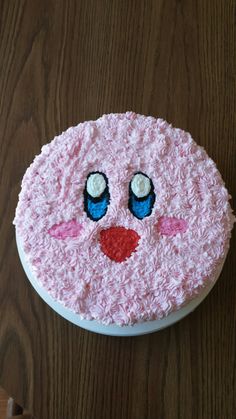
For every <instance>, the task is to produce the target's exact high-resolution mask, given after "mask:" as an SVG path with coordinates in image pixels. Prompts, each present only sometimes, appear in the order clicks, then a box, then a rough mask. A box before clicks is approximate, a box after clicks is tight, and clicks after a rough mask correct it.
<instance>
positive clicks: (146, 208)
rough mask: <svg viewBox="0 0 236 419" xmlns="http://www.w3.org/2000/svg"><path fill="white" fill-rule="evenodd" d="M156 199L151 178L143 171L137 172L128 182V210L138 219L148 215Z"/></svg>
mask: <svg viewBox="0 0 236 419" xmlns="http://www.w3.org/2000/svg"><path fill="white" fill-rule="evenodd" d="M155 199H156V195H155V193H154V186H153V183H152V180H151V179H150V178H149V177H148V176H147V175H145V174H144V173H141V172H138V173H135V175H134V176H133V178H132V180H131V182H130V184H129V203H128V207H129V210H130V212H131V213H132V214H133V215H134V216H135V217H136V218H138V219H139V220H142V219H143V218H145V217H148V216H149V215H150V214H151V212H152V208H153V205H154V202H155Z"/></svg>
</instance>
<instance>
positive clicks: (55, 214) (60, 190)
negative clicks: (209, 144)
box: [14, 112, 234, 326]
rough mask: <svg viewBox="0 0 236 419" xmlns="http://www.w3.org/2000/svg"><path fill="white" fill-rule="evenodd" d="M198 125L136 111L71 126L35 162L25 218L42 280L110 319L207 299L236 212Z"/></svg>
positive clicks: (29, 249)
mask: <svg viewBox="0 0 236 419" xmlns="http://www.w3.org/2000/svg"><path fill="white" fill-rule="evenodd" d="M229 198H230V196H229V194H228V192H227V190H226V188H225V186H224V182H223V180H222V178H221V175H220V173H219V171H218V170H217V168H216V165H215V163H214V162H213V161H212V160H211V159H210V158H209V157H208V155H207V154H206V152H205V150H204V149H203V148H202V147H200V146H198V145H197V144H196V143H195V142H194V141H193V139H192V138H191V136H190V134H189V133H187V132H185V131H183V130H181V129H177V128H173V127H172V126H171V125H170V124H168V123H167V122H166V121H164V120H162V119H156V118H153V117H147V116H142V115H137V114H135V113H133V112H126V113H124V114H109V115H104V116H102V117H101V118H99V119H98V120H97V121H88V122H84V123H80V124H79V125H77V126H76V127H72V128H69V129H68V130H67V131H65V132H64V133H62V134H61V135H59V136H57V137H55V138H54V140H53V141H52V142H51V143H50V144H47V145H45V146H43V147H42V151H41V154H40V155H38V156H36V157H35V159H34V161H33V163H32V164H31V166H30V167H29V168H28V169H27V171H26V173H25V176H24V178H23V181H22V189H21V192H20V195H19V202H18V205H17V209H16V216H15V219H14V224H15V226H16V233H17V237H18V239H19V240H20V243H21V246H22V249H23V251H24V254H25V257H26V259H27V263H28V264H29V266H30V267H31V269H32V272H33V273H34V276H35V278H36V280H37V282H38V284H39V285H40V286H41V287H42V288H43V289H44V290H45V291H46V292H47V293H48V294H49V295H50V296H51V297H52V298H53V299H54V300H55V301H57V302H60V303H61V304H62V305H63V306H65V307H66V308H68V309H69V310H72V311H73V312H74V313H78V314H79V315H80V317H81V318H83V319H87V320H96V321H98V322H100V323H102V324H103V325H109V324H116V325H119V326H125V325H126V326H127V325H133V324H135V323H140V322H146V321H148V320H159V319H162V318H163V317H165V316H168V315H169V314H170V313H171V312H172V313H173V312H175V311H177V310H179V309H180V308H182V307H184V306H185V305H186V304H187V303H189V302H190V301H191V300H192V299H194V298H196V297H198V296H199V295H200V294H201V293H202V292H203V290H204V289H205V288H206V287H208V286H210V284H211V283H212V282H214V280H215V276H216V272H218V270H219V266H220V265H221V264H222V261H223V260H224V258H225V256H226V253H227V250H228V247H229V239H230V234H231V229H232V227H233V223H234V216H233V215H232V210H231V208H230V204H229Z"/></svg>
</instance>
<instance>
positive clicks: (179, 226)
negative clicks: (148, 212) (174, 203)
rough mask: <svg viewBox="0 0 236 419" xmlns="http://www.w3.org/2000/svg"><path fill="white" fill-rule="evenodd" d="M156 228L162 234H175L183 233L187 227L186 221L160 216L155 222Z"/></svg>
mask: <svg viewBox="0 0 236 419" xmlns="http://www.w3.org/2000/svg"><path fill="white" fill-rule="evenodd" d="M156 227H157V230H158V232H159V233H160V234H162V235H164V236H175V235H176V234H177V233H185V231H187V228H188V224H187V221H185V220H183V219H181V218H180V219H179V218H176V217H161V218H159V220H158V223H157V224H156Z"/></svg>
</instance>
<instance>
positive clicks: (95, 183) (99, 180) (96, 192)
mask: <svg viewBox="0 0 236 419" xmlns="http://www.w3.org/2000/svg"><path fill="white" fill-rule="evenodd" d="M106 186H107V185H106V181H105V178H104V176H103V175H102V174H101V173H93V174H92V175H90V176H89V178H88V180H87V184H86V189H87V192H88V194H89V195H90V196H92V198H98V197H99V196H100V195H101V194H102V193H103V192H104V191H105V189H106Z"/></svg>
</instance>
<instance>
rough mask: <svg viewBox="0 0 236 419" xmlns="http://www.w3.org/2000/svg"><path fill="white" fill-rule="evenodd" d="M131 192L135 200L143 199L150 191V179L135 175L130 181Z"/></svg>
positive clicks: (140, 174)
mask: <svg viewBox="0 0 236 419" xmlns="http://www.w3.org/2000/svg"><path fill="white" fill-rule="evenodd" d="M131 190H132V192H133V193H134V195H136V196H137V198H144V197H145V196H147V195H148V194H149V192H150V190H151V182H150V179H149V178H148V177H147V176H144V175H142V173H137V174H136V175H134V177H133V179H132V181H131Z"/></svg>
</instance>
